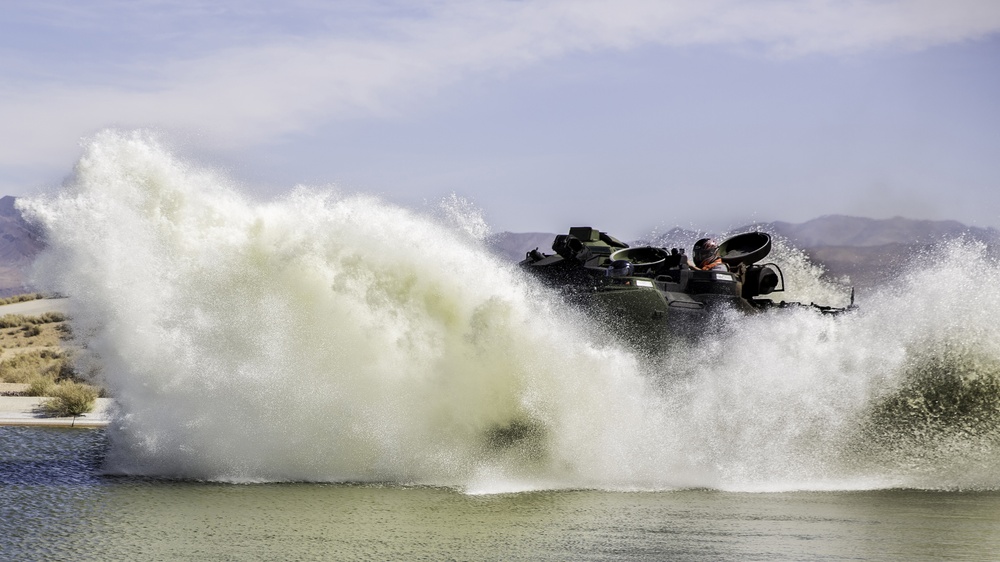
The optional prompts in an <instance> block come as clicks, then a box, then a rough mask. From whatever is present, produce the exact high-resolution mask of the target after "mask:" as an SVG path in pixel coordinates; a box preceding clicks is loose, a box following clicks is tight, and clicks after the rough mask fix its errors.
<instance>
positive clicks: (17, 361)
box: [0, 296, 100, 415]
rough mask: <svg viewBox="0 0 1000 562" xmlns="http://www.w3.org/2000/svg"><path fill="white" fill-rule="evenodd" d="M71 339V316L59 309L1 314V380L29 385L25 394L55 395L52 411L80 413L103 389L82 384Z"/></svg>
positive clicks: (49, 407)
mask: <svg viewBox="0 0 1000 562" xmlns="http://www.w3.org/2000/svg"><path fill="white" fill-rule="evenodd" d="M18 298H20V296H19V297H12V299H18ZM36 298H37V297H36ZM7 300H8V301H10V302H23V301H26V300H32V299H31V298H20V300H11V299H7ZM0 303H2V301H0ZM4 304H9V303H4ZM71 339H72V332H71V330H70V327H69V323H68V320H67V318H66V317H65V315H63V314H61V313H58V312H48V313H45V314H42V315H39V316H25V315H20V314H7V315H4V316H0V383H19V384H24V385H28V386H27V389H26V390H25V391H23V394H25V395H28V396H48V397H52V400H48V401H46V403H45V406H44V407H45V409H46V410H48V411H50V412H53V413H57V414H58V413H65V412H69V413H68V414H65V415H79V414H80V413H84V412H87V411H89V409H88V408H93V403H94V401H93V398H96V397H97V396H98V395H99V394H100V390H99V389H97V388H95V387H93V386H90V385H86V384H82V381H81V380H80V377H78V376H77V373H76V372H75V371H74V370H73V363H72V359H73V351H72V348H71V346H70V345H69V341H70V340H71ZM88 404H89V406H88ZM73 412H76V413H73Z"/></svg>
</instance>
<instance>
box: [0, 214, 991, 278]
mask: <svg viewBox="0 0 1000 562" xmlns="http://www.w3.org/2000/svg"><path fill="white" fill-rule="evenodd" d="M15 201H16V199H15V198H14V197H11V196H5V197H2V198H0V296H5V295H11V294H15V293H18V292H25V291H31V290H34V289H33V288H32V287H31V286H30V284H29V283H28V277H27V275H28V269H29V268H30V265H31V263H32V262H33V261H34V258H35V256H36V255H37V254H38V253H39V252H40V251H41V250H42V248H44V241H43V239H42V236H41V234H40V233H39V232H38V231H37V229H35V228H34V227H32V226H31V225H29V224H28V223H27V222H25V220H24V218H23V217H22V216H21V213H20V212H19V211H18V210H17V208H16V207H15V206H14V202H15ZM569 226H572V225H567V226H566V231H568V229H569ZM592 226H594V227H595V228H600V226H601V225H592ZM750 230H763V231H765V232H768V233H770V234H772V235H774V236H777V237H781V238H784V239H787V240H788V241H789V242H790V243H791V244H792V245H794V246H795V247H797V248H800V249H802V250H803V251H804V252H805V253H806V254H807V255H808V256H809V257H810V259H812V260H813V262H815V263H818V264H822V265H823V266H824V267H825V268H826V270H827V272H828V274H829V275H830V276H832V277H837V278H839V277H842V276H849V277H850V279H851V282H852V283H853V284H856V285H858V286H862V287H869V286H874V285H875V284H877V283H879V282H880V281H882V280H884V279H885V276H886V274H887V273H886V272H887V271H891V270H894V269H896V268H897V266H899V265H901V264H902V263H903V262H904V261H905V260H906V259H907V258H908V257H909V256H910V255H911V254H912V253H913V252H916V251H921V250H923V249H924V248H927V247H928V246H932V245H934V244H935V243H938V242H941V241H944V240H948V239H952V238H956V237H960V236H964V237H966V238H968V239H972V240H978V241H981V242H983V243H985V244H986V245H987V246H988V247H990V248H991V249H992V250H993V251H996V252H1000V231H998V230H997V229H995V228H979V227H970V226H966V225H964V224H962V223H960V222H958V221H950V220H949V221H931V220H916V219H907V218H902V217H894V218H891V219H868V218H861V217H850V216H844V215H825V216H822V217H819V218H816V219H813V220H810V221H806V222H804V223H801V224H793V223H788V222H782V221H775V222H769V223H757V224H751V225H747V226H744V227H742V228H737V229H733V230H732V231H731V232H730V233H739V232H747V231H750ZM609 234H611V235H612V236H614V235H615V233H614V232H609ZM725 234H727V233H716V232H707V231H694V230H688V229H683V228H679V227H674V228H671V229H669V230H666V231H663V232H655V231H654V232H651V233H650V234H649V235H648V236H647V237H644V238H643V239H639V240H625V242H628V243H629V244H630V245H652V246H659V247H667V248H674V247H677V248H685V249H687V251H688V252H690V251H691V250H690V248H691V245H692V244H693V243H694V241H695V240H697V239H698V238H703V237H705V236H712V237H716V238H721V237H722V236H723V235H725ZM555 235H556V234H555V233H545V232H519V233H518V232H500V233H497V234H494V235H492V236H490V237H489V239H487V241H486V243H487V246H488V247H489V248H490V249H491V250H492V251H494V252H495V253H497V254H498V255H500V256H502V257H503V258H505V259H507V260H510V261H514V262H516V261H520V260H522V259H524V256H525V254H526V253H527V252H528V251H530V250H533V249H535V248H538V249H539V250H541V251H542V252H545V253H551V251H552V249H551V248H552V240H553V239H554V238H555Z"/></svg>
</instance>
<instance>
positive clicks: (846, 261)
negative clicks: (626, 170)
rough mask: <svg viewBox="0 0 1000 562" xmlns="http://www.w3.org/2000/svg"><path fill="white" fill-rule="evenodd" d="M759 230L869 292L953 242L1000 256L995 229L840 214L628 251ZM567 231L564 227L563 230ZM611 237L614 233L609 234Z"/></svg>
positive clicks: (529, 242) (503, 248)
mask: <svg viewBox="0 0 1000 562" xmlns="http://www.w3.org/2000/svg"><path fill="white" fill-rule="evenodd" d="M751 230H760V231H763V232H767V233H769V234H771V235H772V236H774V237H777V238H781V239H784V240H787V241H788V242H789V243H790V244H791V245H792V246H794V247H796V248H799V249H801V250H802V251H803V252H804V253H805V254H806V256H808V258H809V259H810V261H812V262H813V263H815V264H817V265H820V266H822V267H823V268H824V270H825V272H826V275H827V276H828V277H830V278H831V279H842V278H844V277H846V278H848V279H849V281H850V283H851V284H853V285H855V286H856V287H859V288H861V289H868V288H872V287H875V286H877V285H878V284H880V283H883V282H885V281H886V280H887V279H888V278H889V277H890V276H891V275H892V273H893V272H895V271H899V270H900V268H902V267H903V266H904V265H905V264H906V263H908V262H909V261H910V259H911V257H912V256H913V255H914V254H915V253H917V252H923V251H929V250H930V251H932V250H933V248H935V247H936V245H938V244H940V243H942V242H944V241H947V240H951V239H955V238H959V237H962V238H965V239H966V240H975V241H979V242H982V243H983V244H985V245H986V247H987V249H988V251H989V252H991V253H992V254H993V255H995V256H996V255H1000V231H998V230H997V229H995V228H979V227H971V226H966V225H964V224H962V223H960V222H958V221H950V220H949V221H931V220H915V219H907V218H903V217H894V218H891V219H869V218H860V217H851V216H844V215H826V216H822V217H819V218H816V219H813V220H810V221H807V222H804V223H800V224H793V223H788V222H780V221H778V222H768V223H756V224H751V225H746V226H743V227H741V228H736V229H733V230H732V231H730V232H729V233H716V232H707V231H694V230H687V229H683V228H672V229H670V230H667V231H665V232H653V233H650V234H649V235H648V236H647V237H645V238H643V239H639V240H628V241H626V242H628V244H629V245H632V246H657V247H663V248H686V249H687V251H688V252H689V253H690V251H691V246H692V245H693V244H694V242H695V241H696V240H698V239H699V238H706V237H712V238H715V239H717V240H719V241H721V240H723V239H725V238H726V237H727V234H728V235H732V234H738V233H740V232H748V231H751ZM567 231H568V228H567ZM609 234H611V235H614V233H609ZM554 238H555V234H552V233H540V232H528V233H513V232H501V233H498V234H496V235H494V236H492V237H491V238H490V239H489V240H488V243H489V245H490V247H491V248H492V249H493V250H494V251H495V252H496V253H498V254H500V255H502V256H503V257H505V258H506V259H510V260H517V261H520V260H522V259H524V256H525V253H526V252H528V251H530V250H532V249H534V248H538V249H539V250H541V251H542V252H544V253H551V249H550V248H551V245H552V241H553V239H554Z"/></svg>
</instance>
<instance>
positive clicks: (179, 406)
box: [21, 131, 1000, 493]
mask: <svg viewBox="0 0 1000 562" xmlns="http://www.w3.org/2000/svg"><path fill="white" fill-rule="evenodd" d="M445 203H446V204H445V208H444V210H443V211H442V212H441V213H439V214H438V215H437V216H436V217H435V216H425V215H422V214H419V213H415V212H413V211H410V210H407V209H403V208H399V207H397V206H393V205H390V204H387V203H385V202H383V201H381V200H379V199H377V198H374V197H371V196H367V195H363V194H362V195H359V194H345V193H339V192H337V191H335V190H330V189H326V190H312V189H306V188H299V189H296V190H295V191H293V192H292V193H291V194H290V195H288V196H287V197H284V198H283V199H280V200H276V201H272V202H269V203H263V204H262V203H255V202H253V201H251V200H249V199H248V198H247V197H245V196H244V195H242V194H241V193H240V191H239V189H238V188H237V187H235V186H233V185H231V184H230V182H229V181H228V180H226V179H225V178H223V177H220V176H219V175H217V174H215V173H212V172H209V171H206V170H203V169H198V168H195V167H193V166H190V165H188V164H186V163H185V162H183V161H180V160H179V159H178V158H176V157H175V156H173V155H172V154H171V152H170V151H169V150H168V149H166V148H165V147H163V146H162V145H161V144H159V143H158V142H157V141H156V140H154V139H152V138H150V137H149V136H147V135H145V134H142V133H122V132H114V131H108V132H104V133H101V134H99V135H98V136H96V137H95V138H94V139H93V140H92V141H91V142H90V143H89V144H88V145H87V149H86V153H85V155H84V156H83V158H82V159H81V160H80V162H79V164H78V166H77V169H76V172H75V175H74V177H73V179H72V180H71V181H70V182H69V183H68V184H67V185H66V186H64V187H62V188H61V189H59V190H58V191H57V192H54V193H52V194H51V195H47V196H42V197H37V198H33V199H30V200H24V201H22V202H21V206H22V210H23V211H24V213H25V214H26V216H27V217H28V218H29V219H31V220H33V221H35V222H37V223H38V224H39V225H40V226H42V227H43V228H44V231H45V233H46V238H47V241H48V244H49V246H48V249H47V250H46V251H45V253H44V254H43V256H42V257H41V258H40V259H39V260H38V264H37V270H36V278H37V279H36V280H37V283H38V284H39V285H40V286H41V287H43V288H44V289H46V290H50V291H56V292H59V293H63V294H66V295H68V296H70V297H71V302H72V307H73V308H72V317H73V327H74V330H75V333H76V334H77V335H78V337H79V338H80V339H81V340H82V341H83V342H85V343H86V345H87V349H88V350H89V351H90V352H92V353H93V355H94V356H96V357H97V358H98V360H99V362H100V364H101V365H102V372H101V374H100V376H101V377H102V379H103V381H104V384H106V385H107V386H108V388H109V389H110V391H111V393H112V394H113V395H114V397H115V398H116V401H117V403H118V404H119V408H120V409H119V412H118V414H117V417H116V419H115V422H114V424H113V427H112V429H111V430H110V431H111V435H112V448H111V451H109V454H108V459H107V465H108V470H109V471H110V472H116V473H127V474H148V475H156V476H167V477H181V478H205V479H216V480H227V481H286V480H308V481H345V480H348V481H351V480H364V481H371V480H378V481H391V482H416V483H429V484H439V485H448V486H456V487H460V488H464V489H468V490H470V491H474V492H477V493H489V492H491V491H511V490H522V489H537V488H551V487H601V488H610V489H664V488H671V487H676V486H704V487H715V488H721V489H739V490H781V489H831V488H833V489H838V488H841V489H842V488H845V487H848V488H866V487H884V486H930V487H935V486H936V487H954V486H967V485H972V486H977V487H987V488H989V487H996V486H997V485H998V484H1000V475H998V473H997V471H996V470H995V469H993V470H992V471H991V469H989V468H988V467H987V468H985V469H981V470H979V471H978V472H977V473H976V476H975V477H974V478H972V480H973V481H971V482H970V481H969V480H970V477H960V476H958V475H957V474H955V473H957V467H959V466H967V465H968V464H969V463H970V462H972V463H973V464H975V466H977V467H980V468H981V467H983V466H987V465H984V464H983V462H985V461H991V462H992V463H993V464H992V466H997V463H996V462H995V461H996V460H998V459H997V457H998V454H997V452H996V450H997V440H998V437H997V431H998V430H997V427H996V426H995V425H994V426H989V425H988V424H987V426H986V428H985V429H984V430H983V431H981V432H980V434H979V436H978V437H970V438H969V439H970V440H971V439H975V440H976V441H975V442H966V443H965V445H967V449H969V450H975V451H978V452H977V453H975V454H976V455H979V456H978V457H975V458H972V459H971V460H970V457H969V455H966V454H964V453H956V455H954V456H953V457H951V458H949V457H948V456H947V455H937V456H934V458H933V460H931V461H928V462H930V463H932V464H933V466H928V465H920V463H919V461H914V460H913V457H914V455H909V456H907V455H902V457H905V458H906V462H905V463H901V464H900V465H899V466H893V465H892V462H891V458H894V457H892V455H893V454H896V455H898V454H899V453H898V452H895V453H891V454H890V455H889V458H890V462H888V463H887V462H886V460H885V458H886V455H885V454H882V455H881V456H879V454H880V453H884V452H885V451H886V450H888V449H887V448H886V447H885V446H882V447H881V448H879V449H878V450H873V449H870V448H866V447H867V443H868V442H869V441H870V440H866V439H865V437H864V436H865V432H866V431H867V432H871V431H872V428H871V424H870V423H869V424H868V425H866V420H871V419H872V416H873V414H872V412H873V411H876V410H877V406H878V405H879V404H882V403H884V402H885V399H886V397H891V396H893V395H894V393H896V392H898V391H899V389H901V388H904V387H905V386H906V381H907V380H908V379H907V377H908V374H907V373H909V372H910V371H911V370H912V367H913V365H912V363H913V357H914V354H915V351H916V349H917V348H919V349H923V350H926V349H933V348H934V346H938V345H945V344H946V343H948V342H954V341H960V342H964V345H971V346H973V347H974V348H975V350H976V353H977V356H981V357H986V359H987V361H997V362H1000V337H998V336H1000V334H998V331H1000V328H998V327H997V323H996V322H995V320H994V319H995V318H996V316H997V313H998V312H1000V310H997V309H998V308H1000V304H998V303H1000V284H997V283H995V282H992V283H991V282H986V283H984V282H983V279H993V278H995V277H996V275H997V273H998V271H1000V267H998V266H997V264H995V263H993V262H991V261H989V260H987V259H985V258H983V257H982V253H981V252H978V251H977V250H978V248H977V247H976V246H975V245H972V244H966V243H961V242H957V243H954V244H952V245H950V246H948V247H947V249H946V253H945V254H943V255H942V256H941V257H940V259H938V260H937V261H936V262H935V263H934V264H933V265H932V266H931V267H930V268H929V269H920V268H915V269H914V270H913V271H912V272H910V273H905V274H903V275H901V278H900V282H899V283H898V284H896V285H894V288H893V289H892V290H885V291H882V292H880V293H877V294H876V295H875V296H874V297H872V298H871V300H870V302H865V303H863V309H862V311H860V312H858V313H854V314H851V315H844V316H839V317H829V316H822V315H819V314H816V313H815V312H814V311H811V310H805V309H803V310H797V309H792V310H785V311H781V312H779V313H777V314H768V315H759V316H755V317H750V318H738V319H737V318H732V319H730V320H729V321H728V322H723V323H721V324H720V325H719V326H718V329H717V330H715V331H713V332H712V333H709V334H706V335H705V337H704V339H703V340H702V341H701V342H700V343H699V344H697V345H696V346H693V347H690V348H681V349H674V350H672V351H671V352H670V354H669V355H666V356H663V357H658V358H648V357H643V356H641V355H637V354H634V353H632V352H631V351H630V350H628V349H626V348H622V347H619V346H615V345H611V344H607V343H606V338H603V337H601V335H600V333H599V332H596V331H595V329H594V328H593V327H591V326H589V325H588V323H587V322H585V321H584V319H583V318H582V317H580V316H579V315H577V314H576V313H574V312H573V311H567V310H564V308H563V307H561V306H559V304H558V303H557V302H556V301H554V300H553V299H552V298H551V297H550V296H549V295H547V294H545V292H544V291H542V290H540V289H539V288H538V287H537V286H536V285H535V284H534V283H532V282H531V280H529V279H525V278H523V277H522V276H521V275H520V274H518V273H517V272H516V270H515V269H516V268H514V267H513V266H512V265H511V264H507V263H502V262H500V261H498V260H497V259H496V258H495V257H493V256H491V255H490V254H489V252H487V251H486V250H485V249H484V248H483V247H482V246H481V242H480V240H481V238H482V236H483V235H484V234H485V233H486V232H487V231H488V229H487V227H486V225H485V222H484V221H483V220H482V219H481V216H480V215H479V214H477V213H475V212H474V211H473V210H470V209H469V205H468V203H467V202H465V201H463V200H461V199H458V198H453V199H452V200H449V201H446V202H445ZM790 252H791V253H790ZM792 253H794V250H793V249H787V248H778V249H777V250H776V253H775V256H773V257H774V259H775V261H779V263H780V260H782V258H783V257H786V256H791V255H792ZM793 257H794V256H793ZM793 257H787V259H785V261H784V263H780V264H781V265H782V267H783V269H784V270H785V274H786V278H787V279H788V280H789V282H790V283H791V282H792V280H794V281H795V282H798V281H799V280H800V279H803V278H808V279H814V280H815V283H813V285H810V284H809V283H800V284H799V285H800V288H799V291H800V295H801V296H800V295H796V296H797V297H799V298H801V300H805V301H807V302H808V301H810V300H815V301H816V302H826V301H825V299H827V298H828V297H829V296H830V295H831V294H834V293H836V294H839V295H840V296H841V298H842V297H843V295H844V294H845V293H846V290H845V289H844V288H842V287H832V288H831V286H830V285H829V284H827V283H823V282H820V281H818V273H817V272H816V271H815V270H814V269H810V268H812V266H811V265H810V264H808V263H807V262H802V261H801V258H800V257H797V258H794V259H793ZM796 260H799V261H796ZM802 286H806V287H809V286H812V287H814V288H815V289H814V290H813V294H811V295H810V294H808V292H809V290H810V289H802V288H801V287H802ZM803 291H805V294H803ZM837 291H840V292H839V293H837ZM834 304H840V303H834ZM992 400H993V401H994V402H996V397H992ZM880 415H883V417H884V415H885V413H884V412H882V414H880ZM880 442H885V439H883V440H882V441H880ZM909 446H911V447H914V446H917V445H912V444H911V445H909ZM919 446H923V447H925V448H926V446H927V445H926V443H925V444H923V445H919ZM952 450H955V449H954V447H953V448H952ZM983 451H985V453H984V452H983ZM983 455H985V457H983ZM917 456H919V455H917ZM875 457H878V459H877V462H876V460H873V459H874V458H875ZM902 457H899V458H902ZM984 459H985V461H984ZM963 478H964V479H963Z"/></svg>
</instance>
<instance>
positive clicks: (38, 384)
mask: <svg viewBox="0 0 1000 562" xmlns="http://www.w3.org/2000/svg"><path fill="white" fill-rule="evenodd" d="M55 386H56V381H55V380H53V379H52V378H50V377H45V376H42V375H37V376H35V377H34V378H32V379H31V380H29V381H28V390H27V392H25V394H26V395H27V396H49V393H50V392H52V389H53V388H54V387H55Z"/></svg>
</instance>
